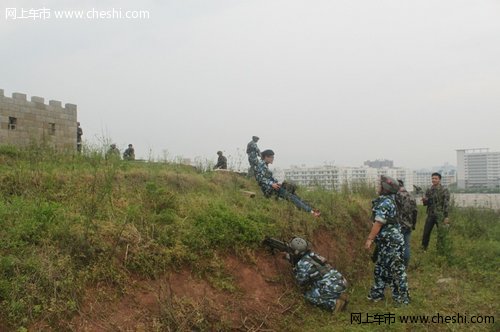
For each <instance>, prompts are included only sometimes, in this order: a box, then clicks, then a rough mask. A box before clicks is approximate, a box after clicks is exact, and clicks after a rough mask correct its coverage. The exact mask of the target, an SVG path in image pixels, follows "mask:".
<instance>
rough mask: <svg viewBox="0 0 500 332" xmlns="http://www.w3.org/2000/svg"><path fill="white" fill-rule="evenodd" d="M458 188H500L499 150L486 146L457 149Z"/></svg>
mask: <svg viewBox="0 0 500 332" xmlns="http://www.w3.org/2000/svg"><path fill="white" fill-rule="evenodd" d="M457 186H458V188H459V189H498V188H500V152H490V151H489V149H487V148H481V149H463V150H457Z"/></svg>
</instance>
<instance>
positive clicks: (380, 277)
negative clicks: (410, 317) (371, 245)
mask: <svg viewBox="0 0 500 332" xmlns="http://www.w3.org/2000/svg"><path fill="white" fill-rule="evenodd" d="M372 206H373V207H372V212H373V219H374V222H380V223H382V224H383V226H382V228H381V229H380V232H379V233H378V234H377V236H376V237H375V245H376V254H375V257H374V261H375V269H374V283H373V286H372V288H371V290H370V294H369V298H371V299H373V300H378V299H383V298H384V290H385V287H386V286H390V287H391V289H392V297H393V299H394V301H395V302H397V303H405V304H408V303H409V302H410V298H409V295H408V280H407V276H406V270H405V266H404V263H403V258H402V255H403V247H404V240H403V235H402V234H401V226H400V225H399V223H398V222H397V221H396V202H395V196H394V195H381V196H379V197H378V198H377V199H374V200H373V202H372Z"/></svg>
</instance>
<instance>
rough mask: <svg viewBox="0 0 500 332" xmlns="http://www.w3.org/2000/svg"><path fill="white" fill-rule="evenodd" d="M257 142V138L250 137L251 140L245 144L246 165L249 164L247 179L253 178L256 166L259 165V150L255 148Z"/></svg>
mask: <svg viewBox="0 0 500 332" xmlns="http://www.w3.org/2000/svg"><path fill="white" fill-rule="evenodd" d="M258 141H259V137H257V136H252V140H251V141H250V142H249V143H248V144H247V155H248V163H249V164H250V169H249V170H248V176H249V177H255V174H256V170H257V165H258V164H259V158H260V149H259V147H258V146H257V142H258Z"/></svg>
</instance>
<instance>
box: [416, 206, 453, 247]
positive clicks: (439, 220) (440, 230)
mask: <svg viewBox="0 0 500 332" xmlns="http://www.w3.org/2000/svg"><path fill="white" fill-rule="evenodd" d="M443 221H444V217H442V216H439V215H430V216H427V220H426V221H425V226H424V234H423V236H422V247H423V248H424V249H427V246H428V245H429V241H430V237H431V232H432V229H433V228H434V225H435V226H436V228H437V241H436V251H437V254H438V255H441V256H449V255H450V254H451V239H450V237H449V236H448V233H449V230H450V228H449V226H448V225H445V224H444V223H443Z"/></svg>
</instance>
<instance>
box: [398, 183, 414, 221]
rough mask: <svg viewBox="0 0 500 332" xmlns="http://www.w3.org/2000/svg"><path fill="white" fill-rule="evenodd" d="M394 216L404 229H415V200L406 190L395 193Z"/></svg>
mask: <svg viewBox="0 0 500 332" xmlns="http://www.w3.org/2000/svg"><path fill="white" fill-rule="evenodd" d="M396 206H397V211H396V218H397V220H398V222H399V223H400V224H401V227H403V228H405V229H410V230H411V229H415V224H416V223H417V202H416V201H415V199H414V198H413V197H412V196H411V195H410V193H409V192H407V191H406V190H402V191H399V192H398V193H397V194H396Z"/></svg>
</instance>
